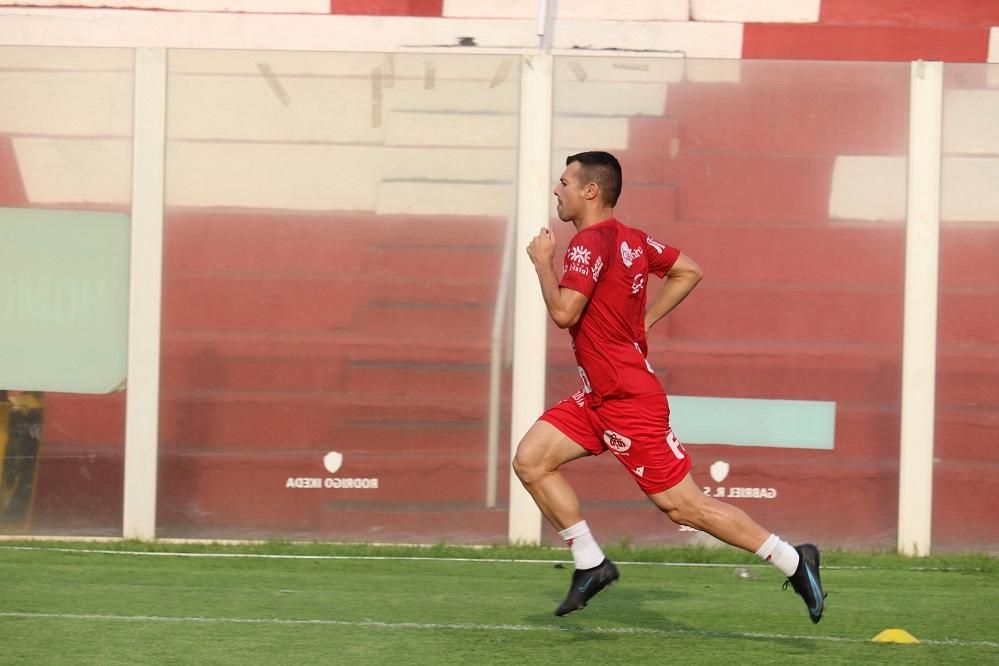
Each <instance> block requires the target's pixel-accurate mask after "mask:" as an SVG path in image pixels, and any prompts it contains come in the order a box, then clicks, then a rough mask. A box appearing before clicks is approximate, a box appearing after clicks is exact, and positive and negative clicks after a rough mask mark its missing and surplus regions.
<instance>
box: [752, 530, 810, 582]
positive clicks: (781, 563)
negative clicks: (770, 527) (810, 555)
mask: <svg viewBox="0 0 999 666" xmlns="http://www.w3.org/2000/svg"><path fill="white" fill-rule="evenodd" d="M756 554H757V555H759V556H760V557H761V558H763V559H764V560H766V561H767V562H769V563H770V564H772V565H774V566H775V567H777V568H778V569H780V570H781V573H783V574H784V575H785V576H790V575H792V574H793V573H794V572H795V571H797V570H798V560H799V559H801V558H800V557H799V556H798V551H796V550H795V549H794V546H792V545H791V544H789V543H788V542H786V541H784V540H782V539H781V538H779V537H778V536H777V535H776V534H771V535H770V536H768V537H767V540H766V541H764V542H763V545H762V546H760V549H759V550H758V551H756Z"/></svg>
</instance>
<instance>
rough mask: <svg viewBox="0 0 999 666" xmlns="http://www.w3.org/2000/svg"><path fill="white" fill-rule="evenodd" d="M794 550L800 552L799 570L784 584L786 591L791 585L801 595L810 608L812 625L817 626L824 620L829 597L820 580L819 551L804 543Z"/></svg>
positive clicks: (809, 614)
mask: <svg viewBox="0 0 999 666" xmlns="http://www.w3.org/2000/svg"><path fill="white" fill-rule="evenodd" d="M794 549H795V550H796V551H798V555H799V557H800V558H801V559H800V561H799V562H798V568H797V569H795V571H794V573H793V574H792V575H790V576H788V578H787V580H786V581H785V582H784V589H785V590H786V589H787V585H788V583H790V584H791V587H793V588H794V591H795V592H797V593H798V594H800V595H801V598H802V599H804V600H805V605H806V606H808V617H810V618H811V620H812V624H815V623H817V622H818V621H819V620H821V619H822V611H823V610H825V606H826V602H825V599H826V596H827V595H826V593H825V592H824V591H823V590H822V580H821V579H820V578H819V549H818V548H816V547H815V546H813V545H812V544H810V543H803V544H801V545H800V546H795V547H794Z"/></svg>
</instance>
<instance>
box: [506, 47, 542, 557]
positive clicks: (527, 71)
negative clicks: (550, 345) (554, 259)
mask: <svg viewBox="0 0 999 666" xmlns="http://www.w3.org/2000/svg"><path fill="white" fill-rule="evenodd" d="M521 63H522V64H521V71H520V159H519V164H518V168H517V193H518V196H517V241H516V245H515V247H514V252H515V254H516V267H515V272H514V324H513V350H514V354H513V397H512V399H513V407H512V410H511V415H510V420H511V423H510V436H511V444H510V455H511V456H513V455H515V454H516V452H517V451H516V449H517V443H518V442H519V441H520V438H521V437H523V435H524V433H526V432H527V430H528V429H529V428H530V427H531V426H532V425H533V424H534V422H535V421H536V420H537V418H538V417H539V416H540V415H541V412H542V411H543V410H544V406H545V371H546V363H547V358H546V357H547V354H546V351H547V350H546V348H545V346H546V344H547V343H546V335H547V328H546V327H547V311H546V309H545V304H544V301H543V300H542V298H541V290H540V289H539V287H538V278H537V275H536V274H535V272H534V266H533V265H532V264H531V260H530V258H529V257H528V256H527V252H526V251H525V248H526V247H527V244H528V243H529V242H530V241H531V238H533V237H534V236H536V235H537V233H538V231H539V230H540V229H541V227H544V226H547V225H548V220H549V211H550V210H551V207H552V194H551V186H552V183H551V153H552V56H550V55H547V54H536V55H526V56H524V57H523V59H522V61H521ZM508 537H509V539H510V541H511V542H512V543H539V542H540V541H541V512H540V511H539V510H538V508H537V506H536V505H535V504H534V500H533V499H531V496H530V495H529V494H528V493H527V491H526V490H524V488H523V486H521V484H520V480H519V479H517V476H516V475H515V474H511V475H510V516H509V530H508Z"/></svg>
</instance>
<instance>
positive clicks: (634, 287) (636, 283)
mask: <svg viewBox="0 0 999 666" xmlns="http://www.w3.org/2000/svg"><path fill="white" fill-rule="evenodd" d="M644 286H645V276H644V275H642V274H641V273H639V274H638V275H636V276H635V279H634V280H632V281H631V293H632V295H635V294H637V293H638V292H640V291H641V290H642V287H644Z"/></svg>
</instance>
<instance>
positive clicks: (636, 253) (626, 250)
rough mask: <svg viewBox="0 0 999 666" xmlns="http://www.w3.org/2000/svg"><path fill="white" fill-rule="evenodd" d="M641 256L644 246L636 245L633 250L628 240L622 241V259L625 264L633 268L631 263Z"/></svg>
mask: <svg viewBox="0 0 999 666" xmlns="http://www.w3.org/2000/svg"><path fill="white" fill-rule="evenodd" d="M640 256H642V248H640V247H636V248H635V249H634V250H632V249H631V248H630V247H628V243H627V241H622V242H621V261H623V262H624V265H625V266H627V267H628V268H631V265H632V264H633V263H635V259H638V258H639V257H640Z"/></svg>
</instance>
